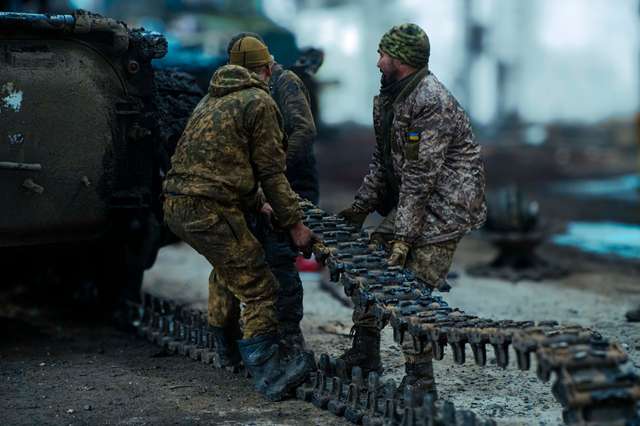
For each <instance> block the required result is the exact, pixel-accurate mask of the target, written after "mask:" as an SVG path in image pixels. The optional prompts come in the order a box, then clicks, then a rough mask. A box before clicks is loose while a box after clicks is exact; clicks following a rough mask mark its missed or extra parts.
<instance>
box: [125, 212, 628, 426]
mask: <svg viewBox="0 0 640 426" xmlns="http://www.w3.org/2000/svg"><path fill="white" fill-rule="evenodd" d="M302 205H303V209H304V211H305V224H306V225H307V226H309V227H310V228H311V229H312V230H313V231H314V233H316V234H317V235H318V236H319V237H320V238H322V240H323V244H317V245H316V246H315V247H314V253H315V255H316V257H317V258H319V259H322V260H323V261H324V263H325V264H326V266H327V267H328V269H329V272H330V275H331V279H332V280H333V281H339V282H340V283H341V284H342V285H343V287H344V291H345V293H346V294H347V295H348V296H349V297H350V298H351V299H352V300H353V302H354V304H355V305H359V306H363V307H366V308H367V309H369V310H372V311H373V313H374V314H375V316H376V318H377V319H378V320H379V321H389V323H390V325H391V327H392V328H393V337H394V340H395V341H396V342H398V343H400V344H402V343H403V342H404V341H405V340H407V339H410V341H411V342H412V344H413V346H414V348H415V349H416V350H418V351H421V350H423V349H424V348H425V347H426V345H428V344H431V345H432V346H433V352H434V358H435V359H436V360H441V359H443V357H444V355H445V351H446V348H447V346H448V347H450V349H451V353H452V355H453V360H454V362H455V363H456V364H463V363H465V362H466V349H467V347H469V348H470V349H471V352H472V353H473V359H474V361H475V363H476V364H478V365H480V366H485V365H486V364H487V348H492V349H493V352H494V354H495V358H496V363H497V365H498V366H500V367H502V368H506V367H508V366H509V365H510V362H509V361H510V347H511V348H513V351H514V352H515V361H516V362H515V364H516V365H517V366H518V368H519V369H521V370H529V369H530V368H531V358H532V356H535V359H536V363H537V371H536V373H537V377H538V378H539V379H540V380H542V381H544V382H547V381H549V380H550V378H551V376H552V373H554V374H555V382H554V384H553V386H552V392H553V395H554V397H555V398H556V399H557V400H558V402H559V403H560V404H561V405H562V407H563V420H564V422H565V423H566V424H580V425H632V424H633V425H635V424H640V421H639V420H638V413H637V401H638V399H640V385H639V383H640V381H639V377H638V376H637V375H636V374H635V373H634V372H633V371H631V370H630V369H629V366H628V363H627V361H628V356H627V354H626V353H625V352H624V350H623V349H622V347H621V346H620V345H619V344H618V343H615V342H611V341H609V340H607V339H605V338H604V337H603V336H602V335H600V334H599V333H598V332H596V331H594V330H591V329H588V328H584V327H582V326H579V325H560V324H558V323H557V322H556V321H539V322H535V321H512V320H492V319H485V318H479V317H477V316H474V315H468V314H466V313H465V312H464V311H462V310H461V309H458V308H453V307H450V306H449V305H448V304H447V302H446V301H445V300H444V299H443V298H442V296H440V295H438V294H435V293H433V292H432V291H431V290H430V288H431V287H430V286H429V285H428V283H423V282H421V281H420V280H419V279H418V278H417V277H415V275H414V274H412V273H411V272H410V271H406V270H402V269H400V268H398V267H389V266H387V264H386V257H387V253H386V252H385V251H384V250H381V249H380V248H379V247H375V246H372V245H370V244H369V240H368V238H367V236H366V234H365V233H363V232H359V231H358V230H356V229H355V228H353V227H352V226H350V225H349V224H347V223H345V221H344V220H343V219H342V218H339V217H337V216H335V215H332V214H329V213H326V212H324V211H323V210H321V209H319V208H317V207H316V206H314V205H313V204H311V203H309V202H306V201H305V202H303V203H302ZM133 315H134V317H135V319H136V321H135V324H136V325H137V328H138V331H139V333H140V334H141V335H143V336H145V337H146V338H148V339H150V340H152V341H154V342H155V343H158V344H161V345H163V346H165V347H166V348H167V349H169V350H172V351H175V352H180V353H183V354H185V355H188V356H190V357H192V358H194V359H200V360H203V361H204V362H207V363H213V364H214V366H216V364H217V365H219V363H217V362H216V361H215V359H214V358H215V356H214V355H213V350H212V348H213V346H212V341H211V337H210V336H209V335H208V332H207V321H206V315H205V312H200V311H187V310H184V309H182V308H181V307H179V306H176V305H175V304H173V303H172V302H170V301H166V300H162V299H160V298H157V297H153V296H151V295H149V294H146V295H145V297H144V298H143V304H142V305H140V306H138V307H136V309H135V310H134V312H133ZM394 386H395V384H394V383H393V382H388V383H386V384H384V385H381V384H380V378H379V377H378V376H377V375H376V374H375V373H374V374H372V375H370V376H369V377H367V378H366V380H364V378H363V377H362V372H361V371H360V370H359V369H358V368H355V369H353V370H352V372H351V375H348V374H347V369H346V367H345V366H344V364H343V362H342V361H341V360H339V359H332V358H330V357H328V356H327V355H324V354H323V355H321V356H320V361H319V369H318V371H316V372H315V373H313V374H312V377H310V378H309V380H308V381H307V383H305V384H304V385H302V386H301V387H299V388H298V389H297V397H298V398H299V399H301V400H305V401H309V402H312V403H313V404H314V405H316V406H318V407H320V408H323V409H328V410H329V411H331V412H332V413H334V414H336V415H339V416H344V417H345V418H347V419H348V420H350V421H351V422H353V423H358V424H365V425H490V424H495V422H494V421H493V420H491V419H479V418H477V417H476V415H475V414H474V413H472V412H470V411H464V410H462V411H456V410H455V409H454V407H453V405H452V404H451V403H450V402H442V401H435V402H434V401H433V400H432V399H430V398H429V397H427V398H426V399H425V400H423V401H416V400H415V397H414V394H413V391H412V389H411V388H408V389H406V391H405V393H404V395H403V396H402V397H401V398H395V397H394V396H393V392H391V389H392V388H393V389H395V387H394Z"/></svg>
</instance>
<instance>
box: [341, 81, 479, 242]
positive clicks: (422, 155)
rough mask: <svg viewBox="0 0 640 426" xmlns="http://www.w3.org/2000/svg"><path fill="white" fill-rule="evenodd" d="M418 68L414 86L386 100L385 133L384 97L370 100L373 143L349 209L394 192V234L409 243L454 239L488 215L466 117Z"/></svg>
mask: <svg viewBox="0 0 640 426" xmlns="http://www.w3.org/2000/svg"><path fill="white" fill-rule="evenodd" d="M423 73H424V77H423V78H422V79H421V80H420V81H419V82H418V84H417V85H416V86H415V88H414V89H413V90H411V91H410V93H405V94H400V95H399V96H398V97H397V98H396V99H395V101H394V102H393V103H392V105H391V106H390V107H391V108H393V118H392V125H391V137H390V138H384V137H383V134H382V110H383V109H384V103H385V101H386V100H385V99H384V98H383V97H381V96H377V97H376V98H375V99H374V113H373V114H374V120H373V122H374V129H375V133H376V150H375V152H374V155H373V159H372V161H371V164H370V170H369V173H368V174H367V176H365V178H364V181H363V183H362V186H361V187H360V189H359V190H358V192H357V194H356V197H355V202H354V207H355V208H357V209H359V210H361V211H366V212H372V211H374V210H376V209H380V208H382V207H383V204H384V203H385V200H389V199H394V198H395V199H397V204H396V205H393V206H391V207H395V208H396V209H397V213H396V215H395V220H394V235H395V239H397V240H402V241H405V242H407V243H409V244H410V245H412V246H423V245H426V244H433V243H437V242H442V241H448V240H454V239H459V238H461V237H462V236H463V235H464V234H466V233H467V232H469V231H471V230H473V229H476V228H479V227H480V226H481V225H482V224H483V223H484V221H485V218H486V214H487V209H486V204H485V197H484V191H485V176H484V166H483V163H482V159H481V157H480V146H479V145H478V144H477V143H476V142H475V141H474V136H473V132H472V130H471V124H470V121H469V117H468V116H467V114H466V113H465V112H464V110H463V109H462V107H461V106H460V105H459V104H458V102H457V101H456V100H455V98H454V97H453V96H452V95H451V94H450V93H449V91H448V90H447V89H446V88H445V87H444V85H442V83H440V81H438V79H437V78H436V77H435V76H434V75H433V74H432V73H430V72H429V71H426V70H424V71H423ZM418 75H419V74H418ZM385 139H389V143H390V144H391V146H390V147H388V148H389V149H386V148H387V147H385V146H383V145H384V142H383V141H384V140H385ZM385 154H386V155H387V156H390V157H391V158H390V159H389V161H386V160H387V159H386V158H385ZM385 163H386V164H389V165H390V167H391V168H392V170H391V172H392V173H388V170H385ZM387 167H389V166H387ZM394 175H395V176H397V178H398V181H399V184H398V188H399V189H398V194H389V193H388V188H390V187H392V186H391V185H388V182H387V179H388V176H394ZM394 196H397V197H394ZM384 210H385V211H386V212H388V210H390V209H386V208H385V209H384Z"/></svg>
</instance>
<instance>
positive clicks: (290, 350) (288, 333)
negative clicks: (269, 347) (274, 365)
mask: <svg viewBox="0 0 640 426" xmlns="http://www.w3.org/2000/svg"><path fill="white" fill-rule="evenodd" d="M278 334H279V337H280V348H281V349H282V352H283V356H284V358H287V359H288V358H291V357H293V356H295V355H297V354H299V353H300V352H303V351H305V350H306V349H307V344H306V342H305V340H304V336H303V335H302V330H300V326H299V325H298V324H286V323H284V324H280V327H279V332H278Z"/></svg>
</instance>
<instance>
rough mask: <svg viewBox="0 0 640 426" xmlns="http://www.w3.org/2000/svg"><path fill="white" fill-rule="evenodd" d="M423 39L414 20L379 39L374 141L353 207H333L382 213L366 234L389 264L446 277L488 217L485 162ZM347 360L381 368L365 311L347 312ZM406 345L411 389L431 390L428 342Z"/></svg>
mask: <svg viewBox="0 0 640 426" xmlns="http://www.w3.org/2000/svg"><path fill="white" fill-rule="evenodd" d="M429 51H430V46H429V39H428V37H427V35H426V33H425V32H424V31H423V30H422V29H421V28H420V27H418V26H417V25H414V24H404V25H400V26H396V27H393V28H392V29H391V30H389V31H388V32H387V33H386V34H384V36H383V37H382V39H381V41H380V45H379V48H378V53H379V54H380V59H379V60H378V68H379V69H380V71H381V72H382V85H381V89H380V94H379V96H377V97H376V98H375V99H374V107H373V123H374V128H375V134H376V149H375V152H374V154H373V159H372V161H371V164H370V170H369V173H368V174H367V175H366V176H365V178H364V181H363V183H362V185H361V187H360V189H359V190H358V192H357V193H356V196H355V201H354V203H353V204H352V205H351V207H349V208H347V209H346V210H343V211H342V212H340V215H341V216H342V217H344V218H345V219H346V220H347V221H348V222H350V223H352V224H354V225H356V226H357V227H361V226H362V224H363V223H364V221H365V219H366V217H367V215H368V214H369V213H371V212H373V211H378V212H379V213H380V214H382V215H383V216H386V217H385V219H384V220H383V221H382V223H381V224H380V226H378V228H377V229H376V230H375V232H374V233H373V234H372V236H371V239H372V241H373V242H375V243H379V244H384V245H385V246H386V247H387V248H388V249H390V253H391V255H390V257H389V259H388V263H389V265H399V266H402V267H407V268H409V269H410V270H412V271H413V272H414V273H415V274H416V276H417V277H419V278H420V279H422V280H423V281H424V282H425V283H427V284H428V285H430V286H432V287H433V288H438V287H440V286H441V285H442V283H444V280H445V278H446V276H447V273H448V271H449V268H450V266H451V261H452V258H453V254H454V252H455V249H456V246H457V244H458V241H459V240H460V239H461V238H462V236H463V235H465V234H466V233H467V232H469V231H470V230H472V229H475V228H478V227H480V226H481V225H482V223H483V222H484V220H485V217H486V206H485V201H484V186H485V183H484V180H485V179H484V168H483V164H482V160H481V158H480V147H479V146H478V144H476V143H475V141H474V136H473V133H472V130H471V125H470V122H469V118H468V116H467V114H466V113H465V112H464V110H463V109H462V108H461V107H460V105H459V104H458V102H457V101H456V100H455V98H454V97H453V96H452V95H451V93H449V91H448V90H447V89H446V88H445V87H444V85H443V84H442V83H440V81H438V79H437V78H436V77H435V75H433V74H432V73H431V72H430V71H429V68H428V60H429ZM353 321H354V332H355V336H354V341H353V347H352V348H351V349H349V350H348V351H347V352H346V353H344V354H343V355H342V357H341V358H342V359H343V360H344V361H345V363H346V364H347V366H348V367H353V366H360V367H361V368H362V369H363V371H364V372H365V374H366V373H367V372H368V371H381V370H382V366H381V363H380V330H381V328H382V327H384V325H385V324H376V322H375V318H374V316H373V315H372V314H371V313H370V312H366V311H363V310H362V309H361V308H358V307H357V308H356V309H355V310H354V313H353ZM410 346H411V345H408V344H405V345H403V352H404V356H405V361H406V364H405V368H406V376H405V377H404V379H403V380H402V384H401V385H400V388H399V389H398V390H399V391H401V390H402V388H403V387H404V386H405V385H407V384H410V385H412V386H414V388H415V389H416V390H417V391H418V392H423V393H424V392H431V393H433V395H434V396H435V395H437V393H436V386H435V381H434V377H433V365H432V348H431V347H430V346H429V347H427V348H426V349H425V350H424V351H423V352H422V353H416V352H415V351H414V350H413V348H412V347H410Z"/></svg>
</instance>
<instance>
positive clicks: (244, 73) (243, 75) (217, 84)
mask: <svg viewBox="0 0 640 426" xmlns="http://www.w3.org/2000/svg"><path fill="white" fill-rule="evenodd" d="M250 87H256V88H259V89H262V90H264V91H266V92H267V93H268V92H269V86H267V83H265V82H263V81H262V80H260V79H259V78H258V76H257V75H256V74H254V73H252V72H251V71H249V70H248V69H246V68H244V67H240V66H238V65H225V66H223V67H220V68H218V70H217V71H216V72H215V73H214V74H213V77H211V82H210V83H209V94H211V96H213V97H216V98H221V97H223V96H226V95H228V94H229V93H233V92H237V91H239V90H244V89H248V88H250Z"/></svg>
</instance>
